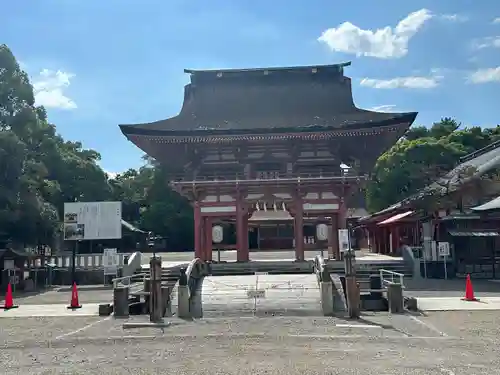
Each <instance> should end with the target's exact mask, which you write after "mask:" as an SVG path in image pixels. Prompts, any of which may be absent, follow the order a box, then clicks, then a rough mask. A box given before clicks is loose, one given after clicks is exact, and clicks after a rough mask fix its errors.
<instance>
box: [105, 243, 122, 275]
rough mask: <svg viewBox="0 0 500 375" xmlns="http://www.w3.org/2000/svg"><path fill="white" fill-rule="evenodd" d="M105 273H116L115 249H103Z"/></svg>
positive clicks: (116, 259)
mask: <svg viewBox="0 0 500 375" xmlns="http://www.w3.org/2000/svg"><path fill="white" fill-rule="evenodd" d="M102 263H103V265H104V274H105V275H116V274H117V273H118V263H119V260H118V253H117V251H116V249H104V252H103V254H102Z"/></svg>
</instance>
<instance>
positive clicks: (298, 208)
mask: <svg viewBox="0 0 500 375" xmlns="http://www.w3.org/2000/svg"><path fill="white" fill-rule="evenodd" d="M294 220H295V221H294V232H295V233H294V234H295V260H297V261H304V259H305V256H304V207H303V206H302V200H301V199H300V198H297V200H296V202H295V218H294Z"/></svg>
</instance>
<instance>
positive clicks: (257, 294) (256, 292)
mask: <svg viewBox="0 0 500 375" xmlns="http://www.w3.org/2000/svg"><path fill="white" fill-rule="evenodd" d="M247 297H248V299H259V298H266V291H265V290H264V289H250V290H247Z"/></svg>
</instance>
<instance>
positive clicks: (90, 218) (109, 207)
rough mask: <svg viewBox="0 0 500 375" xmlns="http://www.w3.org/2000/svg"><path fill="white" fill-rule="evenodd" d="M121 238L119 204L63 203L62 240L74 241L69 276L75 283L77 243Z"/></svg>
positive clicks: (120, 208)
mask: <svg viewBox="0 0 500 375" xmlns="http://www.w3.org/2000/svg"><path fill="white" fill-rule="evenodd" d="M120 238H122V203H121V202H70V203H64V240H66V241H75V245H74V246H73V254H72V258H73V259H72V268H71V276H72V281H73V283H75V282H76V254H77V252H78V242H79V241H85V240H114V239H120Z"/></svg>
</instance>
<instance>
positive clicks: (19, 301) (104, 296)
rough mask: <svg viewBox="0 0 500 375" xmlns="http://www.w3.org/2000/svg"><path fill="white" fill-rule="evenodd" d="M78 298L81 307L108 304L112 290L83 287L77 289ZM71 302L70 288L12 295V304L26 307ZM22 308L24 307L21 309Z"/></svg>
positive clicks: (101, 287) (102, 287) (1, 302)
mask: <svg viewBox="0 0 500 375" xmlns="http://www.w3.org/2000/svg"><path fill="white" fill-rule="evenodd" d="M78 297H79V300H80V303H81V304H82V305H88V304H99V303H110V302H111V301H112V300H113V290H112V288H111V287H104V286H103V285H85V286H80V287H78ZM70 301H71V288H70V287H60V288H56V289H54V290H50V291H47V292H43V293H39V294H30V295H27V296H26V295H23V294H20V295H16V294H14V304H16V305H19V306H21V307H22V306H26V305H53V304H55V305H62V304H69V302H70ZM3 304H4V300H3V297H2V298H0V305H1V306H3ZM23 308H24V307H23Z"/></svg>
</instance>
